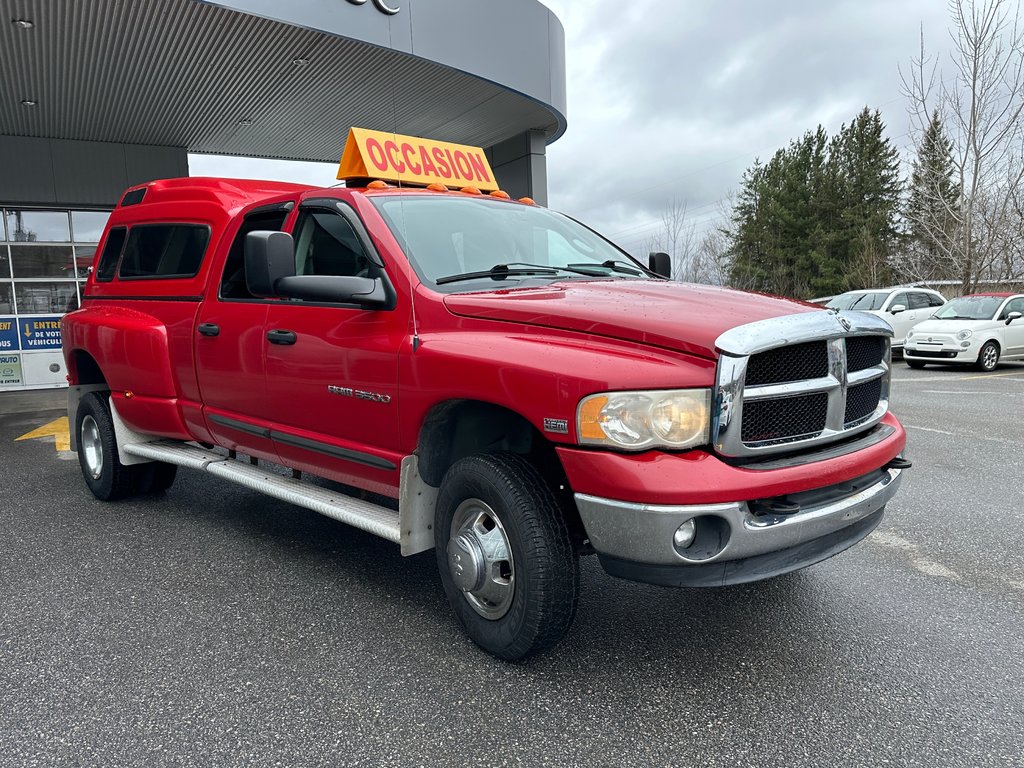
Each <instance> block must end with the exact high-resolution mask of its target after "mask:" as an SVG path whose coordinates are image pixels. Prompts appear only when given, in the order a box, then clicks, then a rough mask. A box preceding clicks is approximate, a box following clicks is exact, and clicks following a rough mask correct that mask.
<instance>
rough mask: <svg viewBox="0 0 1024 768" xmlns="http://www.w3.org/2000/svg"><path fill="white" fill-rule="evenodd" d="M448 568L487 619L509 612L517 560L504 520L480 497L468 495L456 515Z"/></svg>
mask: <svg viewBox="0 0 1024 768" xmlns="http://www.w3.org/2000/svg"><path fill="white" fill-rule="evenodd" d="M448 572H449V573H450V574H451V577H452V581H453V582H455V585H456V586H457V587H458V588H459V590H460V591H461V592H462V594H463V596H464V597H465V598H466V601H467V602H468V603H469V604H470V605H471V606H472V607H473V610H475V611H476V612H477V613H479V614H480V615H481V616H483V617H484V618H485V619H491V620H495V619H500V618H501V617H502V616H504V615H505V614H506V613H508V609H509V607H510V606H511V605H512V598H513V596H514V595H515V578H516V577H515V562H514V560H513V558H512V546H511V545H510V544H509V540H508V535H507V534H506V533H505V528H504V526H503V525H502V524H501V520H499V519H498V516H497V515H496V514H495V512H494V510H493V509H491V507H490V506H488V505H487V504H486V503H484V502H483V501H481V500H480V499H466V500H465V501H463V502H462V503H461V504H460V505H459V506H458V508H457V509H456V510H455V514H454V515H453V517H452V527H451V538H449V539H448Z"/></svg>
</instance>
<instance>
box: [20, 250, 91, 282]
mask: <svg viewBox="0 0 1024 768" xmlns="http://www.w3.org/2000/svg"><path fill="white" fill-rule="evenodd" d="M11 267H12V268H13V269H14V279H15V280H17V279H19V278H26V277H77V276H78V275H77V274H76V271H75V257H74V254H73V252H72V250H71V246H70V245H12V246H11Z"/></svg>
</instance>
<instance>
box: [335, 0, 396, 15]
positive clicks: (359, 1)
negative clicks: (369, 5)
mask: <svg viewBox="0 0 1024 768" xmlns="http://www.w3.org/2000/svg"><path fill="white" fill-rule="evenodd" d="M348 1H349V2H350V3H352V5H366V0H348ZM373 4H374V5H375V6H377V10H378V11H380V12H381V13H386V14H387V15H388V16H394V15H395V14H396V13H398V12H399V11H400V10H402V9H401V8H391V7H389V6H388V5H387V4H386V3H385V2H384V0H373Z"/></svg>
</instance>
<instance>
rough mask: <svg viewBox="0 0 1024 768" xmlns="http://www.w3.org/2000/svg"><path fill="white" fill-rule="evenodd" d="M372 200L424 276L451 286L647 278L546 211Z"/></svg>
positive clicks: (452, 200) (451, 201)
mask: <svg viewBox="0 0 1024 768" xmlns="http://www.w3.org/2000/svg"><path fill="white" fill-rule="evenodd" d="M371 200H372V202H373V204H374V205H375V206H376V207H377V210H378V211H380V213H381V215H382V216H383V217H384V220H385V221H386V222H387V225H388V227H389V228H390V229H391V231H392V232H393V233H394V235H395V236H396V238H397V239H398V241H399V243H401V245H402V248H403V249H404V250H405V253H406V255H407V256H408V257H409V260H410V261H411V262H412V263H413V266H414V267H415V268H416V271H417V272H418V273H419V275H420V277H421V278H423V279H424V280H426V281H429V282H431V283H434V284H435V285H437V284H438V282H439V281H440V284H441V285H442V286H444V287H445V288H446V289H447V288H448V286H449V285H450V284H451V289H452V290H467V289H468V290H479V289H480V283H485V284H487V285H488V286H493V285H495V284H496V283H497V284H499V285H506V286H507V285H509V284H513V285H514V284H517V283H519V282H520V281H522V280H536V279H537V278H542V279H548V280H551V279H554V278H558V279H570V278H579V277H590V278H593V277H624V278H630V277H634V278H635V277H640V276H642V277H647V275H646V274H645V273H644V272H642V271H641V267H640V266H639V265H638V264H637V263H636V262H634V261H632V260H631V259H630V257H629V256H627V255H626V254H625V253H623V252H622V251H620V250H619V249H618V248H616V247H615V246H613V245H611V244H610V243H608V242H607V241H606V240H604V239H602V238H601V237H600V236H599V235H597V234H595V233H594V232H592V231H590V230H589V229H587V228H586V227H584V226H583V225H581V224H578V223H577V222H575V221H573V220H572V219H570V218H568V217H567V216H563V215H562V214H560V213H555V212H553V211H550V210H548V209H546V208H540V207H535V206H530V205H519V204H514V203H512V204H510V203H506V202H500V201H497V200H488V199H474V198H467V197H455V196H452V197H441V196H437V197H435V196H429V197H428V196H423V197H419V196H416V197H413V196H398V195H394V196H387V197H385V196H379V197H377V196H375V197H372V198H371ZM496 267H497V269H496Z"/></svg>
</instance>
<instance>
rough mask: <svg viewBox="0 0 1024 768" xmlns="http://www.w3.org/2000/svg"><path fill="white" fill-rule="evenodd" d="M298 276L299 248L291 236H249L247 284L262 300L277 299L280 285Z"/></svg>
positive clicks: (246, 258)
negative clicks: (297, 255)
mask: <svg viewBox="0 0 1024 768" xmlns="http://www.w3.org/2000/svg"><path fill="white" fill-rule="evenodd" d="M294 276H295V244H294V243H293V242H292V236H291V235H289V234H288V233H287V232H250V233H249V234H248V235H246V236H245V284H246V286H248V288H249V293H251V294H252V295H253V296H258V297H260V298H261V299H267V298H270V297H272V296H277V295H278V293H277V288H276V286H277V281H278V280H281V279H282V278H285V277H294Z"/></svg>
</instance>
